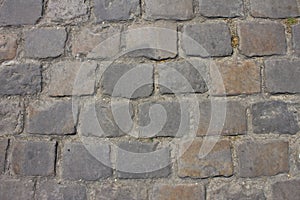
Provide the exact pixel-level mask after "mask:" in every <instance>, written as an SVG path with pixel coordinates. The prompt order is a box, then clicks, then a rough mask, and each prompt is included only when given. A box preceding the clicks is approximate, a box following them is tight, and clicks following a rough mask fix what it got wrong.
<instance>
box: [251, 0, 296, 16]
mask: <svg viewBox="0 0 300 200" xmlns="http://www.w3.org/2000/svg"><path fill="white" fill-rule="evenodd" d="M250 7H251V15H252V16H253V17H261V18H275V19H278V18H288V17H297V16H299V15H300V13H299V6H298V2H297V0H285V1H284V3H282V1H280V0H264V1H261V0H250Z"/></svg>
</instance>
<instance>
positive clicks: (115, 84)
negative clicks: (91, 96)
mask: <svg viewBox="0 0 300 200" xmlns="http://www.w3.org/2000/svg"><path fill="white" fill-rule="evenodd" d="M153 76H154V72H153V65H152V64H125V63H115V64H114V63H113V64H111V65H110V66H108V68H106V70H105V71H104V73H103V74H102V79H101V87H102V89H103V94H106V95H110V96H113V97H125V98H130V99H136V98H142V97H148V96H150V95H151V94H152V92H153V89H154V79H153Z"/></svg>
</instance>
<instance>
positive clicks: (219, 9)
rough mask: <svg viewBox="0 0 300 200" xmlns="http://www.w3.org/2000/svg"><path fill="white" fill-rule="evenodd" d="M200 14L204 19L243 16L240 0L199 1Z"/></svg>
mask: <svg viewBox="0 0 300 200" xmlns="http://www.w3.org/2000/svg"><path fill="white" fill-rule="evenodd" d="M199 1H200V14H202V15H203V16H206V17H239V16H243V15H244V7H243V1H242V0H199Z"/></svg>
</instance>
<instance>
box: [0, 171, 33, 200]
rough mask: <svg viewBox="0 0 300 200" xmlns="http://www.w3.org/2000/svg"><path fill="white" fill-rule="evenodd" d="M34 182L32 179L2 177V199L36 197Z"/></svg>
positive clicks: (17, 199) (24, 199) (0, 193)
mask: <svg viewBox="0 0 300 200" xmlns="http://www.w3.org/2000/svg"><path fill="white" fill-rule="evenodd" d="M33 196H34V182H33V181H31V180H18V179H8V178H5V177H3V178H1V180H0V197H1V200H20V199H22V200H32V199H33V198H34V197H33Z"/></svg>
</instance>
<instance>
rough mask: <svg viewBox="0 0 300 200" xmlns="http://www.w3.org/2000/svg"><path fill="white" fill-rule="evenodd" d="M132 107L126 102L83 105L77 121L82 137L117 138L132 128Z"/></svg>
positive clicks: (99, 102) (98, 102)
mask: <svg viewBox="0 0 300 200" xmlns="http://www.w3.org/2000/svg"><path fill="white" fill-rule="evenodd" d="M133 115H134V111H133V105H132V104H131V103H128V104H127V102H109V103H105V102H101V101H97V102H95V103H89V104H86V105H84V107H83V109H82V111H81V114H80V119H79V132H80V134H81V135H83V136H96V137H119V136H123V135H125V134H129V133H130V131H131V130H132V128H133V122H132V118H133Z"/></svg>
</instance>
